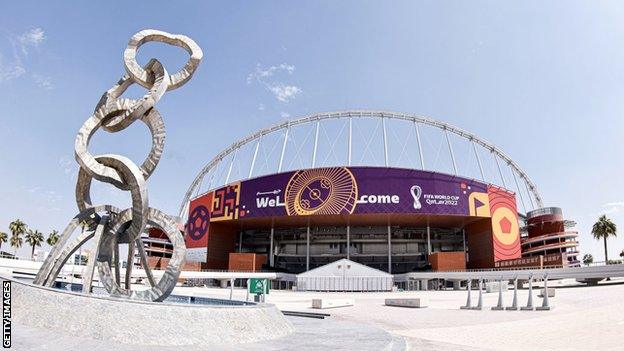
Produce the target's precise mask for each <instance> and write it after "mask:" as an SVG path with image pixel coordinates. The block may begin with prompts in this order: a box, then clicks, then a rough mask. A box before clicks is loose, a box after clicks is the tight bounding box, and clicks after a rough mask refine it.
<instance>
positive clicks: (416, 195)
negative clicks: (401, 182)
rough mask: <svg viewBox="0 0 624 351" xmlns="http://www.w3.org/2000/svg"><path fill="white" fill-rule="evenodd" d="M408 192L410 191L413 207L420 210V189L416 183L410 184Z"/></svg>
mask: <svg viewBox="0 0 624 351" xmlns="http://www.w3.org/2000/svg"><path fill="white" fill-rule="evenodd" d="M410 192H411V193H412V197H413V198H414V209H415V210H420V209H421V208H422V204H421V203H420V196H421V195H422V189H421V188H420V187H419V186H418V185H412V188H411V189H410Z"/></svg>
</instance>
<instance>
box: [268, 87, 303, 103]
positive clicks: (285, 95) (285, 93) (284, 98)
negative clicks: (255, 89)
mask: <svg viewBox="0 0 624 351" xmlns="http://www.w3.org/2000/svg"><path fill="white" fill-rule="evenodd" d="M268 89H269V91H270V92H272V93H273V95H274V96H275V98H276V99H277V100H279V101H281V102H288V100H292V99H294V98H295V97H296V96H297V95H298V94H300V93H301V88H299V87H296V86H294V85H284V84H282V83H278V84H274V85H270V86H269V87H268Z"/></svg>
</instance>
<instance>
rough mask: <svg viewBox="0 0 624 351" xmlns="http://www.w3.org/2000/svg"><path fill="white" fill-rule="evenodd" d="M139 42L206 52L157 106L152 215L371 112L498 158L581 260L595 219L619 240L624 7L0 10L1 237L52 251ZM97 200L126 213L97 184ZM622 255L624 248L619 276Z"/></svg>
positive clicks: (491, 4)
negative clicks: (239, 166) (248, 141)
mask: <svg viewBox="0 0 624 351" xmlns="http://www.w3.org/2000/svg"><path fill="white" fill-rule="evenodd" d="M145 28H154V29H161V30H165V31H169V32H172V33H183V34H185V35H188V36H190V37H192V38H193V39H194V40H195V41H196V42H197V43H198V44H199V45H200V46H201V47H202V49H203V52H204V60H203V62H202V64H201V66H200V68H199V69H198V71H197V72H196V74H195V76H194V77H193V79H192V80H191V81H190V82H189V83H188V84H186V85H185V86H184V87H183V88H180V89H177V90H175V91H171V92H168V93H166V94H165V96H164V97H163V99H162V100H161V101H160V102H159V104H158V110H159V111H160V113H161V114H162V115H163V117H164V119H165V124H166V128H167V141H166V145H165V151H164V154H163V159H162V160H161V162H160V164H159V165H158V168H157V169H156V171H155V173H154V174H153V176H152V177H151V178H150V179H149V186H148V188H149V190H150V192H149V201H150V206H152V207H156V208H159V209H161V210H163V211H165V212H167V213H171V214H177V210H178V206H179V204H180V201H181V200H182V198H183V195H184V193H185V191H186V189H187V188H188V186H189V185H190V183H191V181H192V180H193V179H194V177H195V175H196V174H197V173H198V172H199V170H200V169H201V168H202V167H203V165H204V164H205V163H206V162H207V161H208V160H210V159H211V158H212V157H213V156H214V155H216V154H217V153H218V152H219V151H221V150H222V149H223V148H225V147H226V146H227V145H229V144H231V143H232V142H233V141H235V140H237V139H238V138H241V137H243V136H245V135H247V134H249V133H251V132H252V131H254V130H256V129H259V128H263V127H266V126H268V125H270V124H273V123H276V122H279V121H283V120H284V119H285V118H295V117H298V116H303V115H306V114H310V113H314V112H324V111H334V110H345V109H375V110H390V111H398V112H407V113H413V114H417V115H422V116H428V117H431V118H435V119H439V120H443V121H446V122H448V123H451V124H453V125H455V126H458V127H460V128H462V129H465V130H468V131H471V132H474V133H476V134H478V135H479V136H481V137H483V138H485V139H486V140H488V141H490V142H492V143H494V144H495V145H497V146H498V147H500V148H501V149H502V150H504V151H505V152H506V153H507V154H508V155H510V156H511V157H512V159H513V160H514V161H516V162H517V163H518V164H519V165H520V166H521V167H522V168H523V169H524V170H525V171H526V172H527V173H528V174H529V176H530V177H531V179H532V180H533V181H534V182H535V183H536V184H537V186H538V188H539V191H540V193H541V195H542V197H543V199H544V202H545V204H546V205H547V206H560V207H562V208H563V210H564V214H565V216H566V217H567V218H570V219H573V220H576V221H577V223H578V224H577V230H578V231H579V232H580V237H579V241H580V243H581V252H582V253H591V254H593V255H594V258H595V260H596V261H599V260H603V258H604V253H603V246H602V242H598V241H596V240H594V239H593V238H592V236H591V225H592V224H593V222H595V220H596V219H597V217H598V216H600V215H601V214H607V215H608V216H609V217H610V218H611V219H612V220H613V221H614V222H615V223H616V224H617V225H618V226H619V228H622V229H621V231H622V230H624V191H623V189H624V177H623V176H622V174H623V171H624V162H623V161H624V157H623V156H622V150H624V141H623V140H624V139H623V136H624V119H623V118H622V116H623V115H624V79H623V78H624V77H623V75H624V45H622V44H621V43H623V42H624V3H622V2H616V1H601V2H594V1H549V2H542V1H506V2H500V1H472V2H460V1H393V2H386V1H341V2H336V1H308V2H291V1H263V2H254V1H221V2H219V1H211V2H200V1H195V2H190V1H176V2H169V1H149V2H147V1H136V2H133V4H132V6H131V7H130V6H129V5H127V2H122V1H91V2H81V1H55V2H34V1H19V2H18V1H10V2H6V1H5V2H2V3H0V199H1V200H0V231H6V232H8V224H9V223H10V222H11V221H12V220H14V219H15V218H20V219H22V220H23V221H24V222H26V223H27V224H28V226H29V227H30V228H32V229H38V230H40V231H41V232H43V233H45V234H46V235H47V233H49V232H50V231H51V230H53V229H56V230H59V231H62V230H63V228H64V227H65V226H66V225H67V223H68V222H69V220H70V219H71V218H72V217H73V216H74V215H75V214H76V213H77V208H76V205H75V199H74V188H75V183H76V176H77V172H78V167H77V165H76V162H75V161H74V158H73V146H74V139H75V135H76V132H77V130H78V128H79V127H80V126H81V125H82V123H83V122H84V121H85V120H86V119H87V118H88V117H89V116H90V115H91V113H92V112H93V108H94V107H95V104H96V103H97V102H98V100H99V98H100V96H101V95H102V93H103V92H105V91H106V90H108V89H109V88H110V87H112V86H113V85H114V84H115V83H116V82H117V80H118V79H119V78H120V77H121V76H122V74H123V73H124V68H123V61H122V53H123V50H124V48H125V46H126V44H127V41H128V39H129V38H130V36H131V35H132V34H134V33H135V32H137V31H138V30H141V29H145ZM150 57H158V58H159V60H161V61H162V62H163V63H164V64H165V67H167V68H168V70H169V71H170V72H172V71H175V70H177V69H179V68H180V67H182V66H183V64H184V62H185V61H186V53H185V52H184V51H182V50H179V49H176V48H173V47H168V46H165V45H161V44H150V45H146V46H145V47H142V48H141V50H140V51H139V54H138V59H139V62H143V63H144V62H147V60H148V59H149V58H150ZM262 72H270V73H269V74H270V78H271V79H270V80H267V79H263V76H262ZM133 94H134V95H133ZM142 94H143V92H142V91H141V90H140V89H138V88H134V89H130V91H129V96H140V95H142ZM149 145H150V138H149V133H148V132H147V129H146V128H145V127H143V126H140V125H138V123H136V124H134V125H132V126H131V127H129V128H128V129H126V130H124V131H123V132H121V133H117V134H115V135H112V134H109V133H105V132H102V131H100V132H98V133H97V134H96V135H95V136H94V138H93V140H92V145H91V146H90V148H91V150H92V152H93V153H94V154H101V153H119V154H122V155H126V156H128V157H130V158H131V159H133V160H135V162H137V163H138V162H139V161H140V160H141V159H142V158H143V157H144V155H145V154H146V153H147V152H148V151H149ZM92 197H93V198H94V201H96V202H98V201H99V202H100V203H115V204H117V203H119V204H124V203H125V204H127V205H126V206H123V207H127V206H129V201H130V199H129V196H128V194H127V193H124V192H121V191H118V190H115V189H114V188H113V187H111V186H106V185H99V184H96V185H94V189H93V192H92ZM5 245H8V244H5ZM2 249H8V247H7V248H5V247H4V246H3V247H2ZM623 249H624V233H621V234H620V237H619V238H616V239H611V240H610V241H609V255H610V258H617V256H618V254H619V253H620V252H621V251H622V250H623ZM9 251H11V252H12V250H9ZM29 253H30V248H29V247H23V248H22V249H21V250H20V251H19V252H18V254H20V255H22V256H25V255H28V254H29Z"/></svg>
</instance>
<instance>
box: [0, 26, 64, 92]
mask: <svg viewBox="0 0 624 351" xmlns="http://www.w3.org/2000/svg"><path fill="white" fill-rule="evenodd" d="M6 39H7V40H8V41H9V42H10V43H11V46H12V49H13V53H12V54H13V56H12V59H10V60H7V59H6V56H3V55H2V53H0V83H3V82H8V81H11V80H13V79H16V78H19V77H21V76H22V75H24V74H25V73H26V72H27V71H30V69H28V68H27V66H28V65H27V63H28V52H29V50H30V48H36V47H38V46H39V44H41V43H42V42H43V41H44V40H45V39H46V36H45V32H44V31H43V29H41V28H39V27H36V28H33V29H30V30H28V31H26V32H24V33H22V34H20V35H9V36H8V37H7V38H6ZM30 77H31V78H32V80H33V81H34V82H35V84H37V86H38V87H40V88H42V89H46V90H49V89H52V88H53V87H54V86H53V85H52V79H51V78H50V77H44V76H42V75H39V74H36V73H32V74H31V75H30Z"/></svg>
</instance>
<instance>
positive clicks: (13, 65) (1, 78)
mask: <svg viewBox="0 0 624 351" xmlns="http://www.w3.org/2000/svg"><path fill="white" fill-rule="evenodd" d="M24 73H26V69H24V67H23V66H22V65H21V62H19V61H17V60H14V61H13V62H10V63H5V62H4V57H3V56H2V53H0V83H2V82H6V81H9V80H12V79H15V78H17V77H19V76H21V75H22V74H24Z"/></svg>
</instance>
